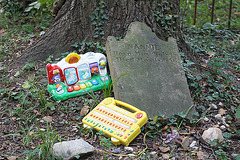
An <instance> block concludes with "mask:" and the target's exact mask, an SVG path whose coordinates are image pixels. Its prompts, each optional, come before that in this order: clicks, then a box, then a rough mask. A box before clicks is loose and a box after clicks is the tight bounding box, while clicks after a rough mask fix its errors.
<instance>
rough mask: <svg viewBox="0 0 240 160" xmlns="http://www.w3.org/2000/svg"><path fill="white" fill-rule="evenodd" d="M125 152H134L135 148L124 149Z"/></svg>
mask: <svg viewBox="0 0 240 160" xmlns="http://www.w3.org/2000/svg"><path fill="white" fill-rule="evenodd" d="M124 151H127V152H133V148H132V147H124Z"/></svg>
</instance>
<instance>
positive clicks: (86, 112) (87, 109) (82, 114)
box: [80, 106, 89, 117]
mask: <svg viewBox="0 0 240 160" xmlns="http://www.w3.org/2000/svg"><path fill="white" fill-rule="evenodd" d="M88 111H89V106H84V107H83V108H82V109H81V112H80V116H82V117H83V116H86V115H87V114H88Z"/></svg>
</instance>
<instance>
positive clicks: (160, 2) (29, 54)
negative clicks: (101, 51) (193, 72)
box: [19, 0, 191, 62]
mask: <svg viewBox="0 0 240 160" xmlns="http://www.w3.org/2000/svg"><path fill="white" fill-rule="evenodd" d="M103 1H104V3H103ZM179 3H180V2H179V0H168V1H166V0H121V1H119V0H102V1H101V0H91V1H89V0H66V2H65V3H64V5H63V6H62V7H61V9H60V10H59V12H58V14H57V16H56V17H55V19H54V21H53V24H52V26H51V27H50V28H49V30H48V31H47V32H46V33H45V34H44V35H43V36H42V37H41V38H40V39H39V40H38V41H37V42H36V43H35V44H33V45H32V46H30V47H29V48H28V49H26V51H25V53H24V54H23V55H22V57H20V59H19V60H21V61H25V62H26V61H36V60H45V59H46V58H48V57H49V56H50V55H54V57H56V58H57V57H59V56H60V54H61V53H64V52H67V51H73V47H72V46H71V45H73V44H74V43H75V42H81V41H83V40H85V41H88V42H99V43H100V44H102V45H105V39H106V38H107V37H108V36H115V37H122V38H124V36H125V33H126V31H127V28H128V26H129V24H130V23H131V22H134V21H139V22H144V23H146V24H147V25H148V26H149V27H150V28H152V31H153V32H155V33H156V35H157V36H158V37H159V38H160V39H162V40H167V38H168V37H169V36H172V37H174V38H176V39H177V40H178V46H179V48H180V51H182V52H184V53H185V55H186V56H187V57H190V59H191V56H190V54H189V48H188V46H187V45H186V43H185V41H184V39H183V36H182V34H181V31H180V18H179V17H178V15H179V9H180V4H179ZM105 14H106V15H105ZM94 21H95V22H96V23H95V22H94ZM96 35H97V36H96Z"/></svg>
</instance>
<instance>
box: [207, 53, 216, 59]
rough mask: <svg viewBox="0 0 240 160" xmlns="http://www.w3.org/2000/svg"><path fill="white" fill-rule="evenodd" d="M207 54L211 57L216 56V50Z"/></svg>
mask: <svg viewBox="0 0 240 160" xmlns="http://www.w3.org/2000/svg"><path fill="white" fill-rule="evenodd" d="M207 54H208V55H209V58H211V57H214V56H215V55H216V53H215V52H208V53H207Z"/></svg>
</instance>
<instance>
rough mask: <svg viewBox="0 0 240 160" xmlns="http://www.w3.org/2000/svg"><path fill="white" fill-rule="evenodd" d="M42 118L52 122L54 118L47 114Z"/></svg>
mask: <svg viewBox="0 0 240 160" xmlns="http://www.w3.org/2000/svg"><path fill="white" fill-rule="evenodd" d="M42 119H43V120H44V121H46V122H52V120H53V118H52V116H45V117H43V118H42Z"/></svg>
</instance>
